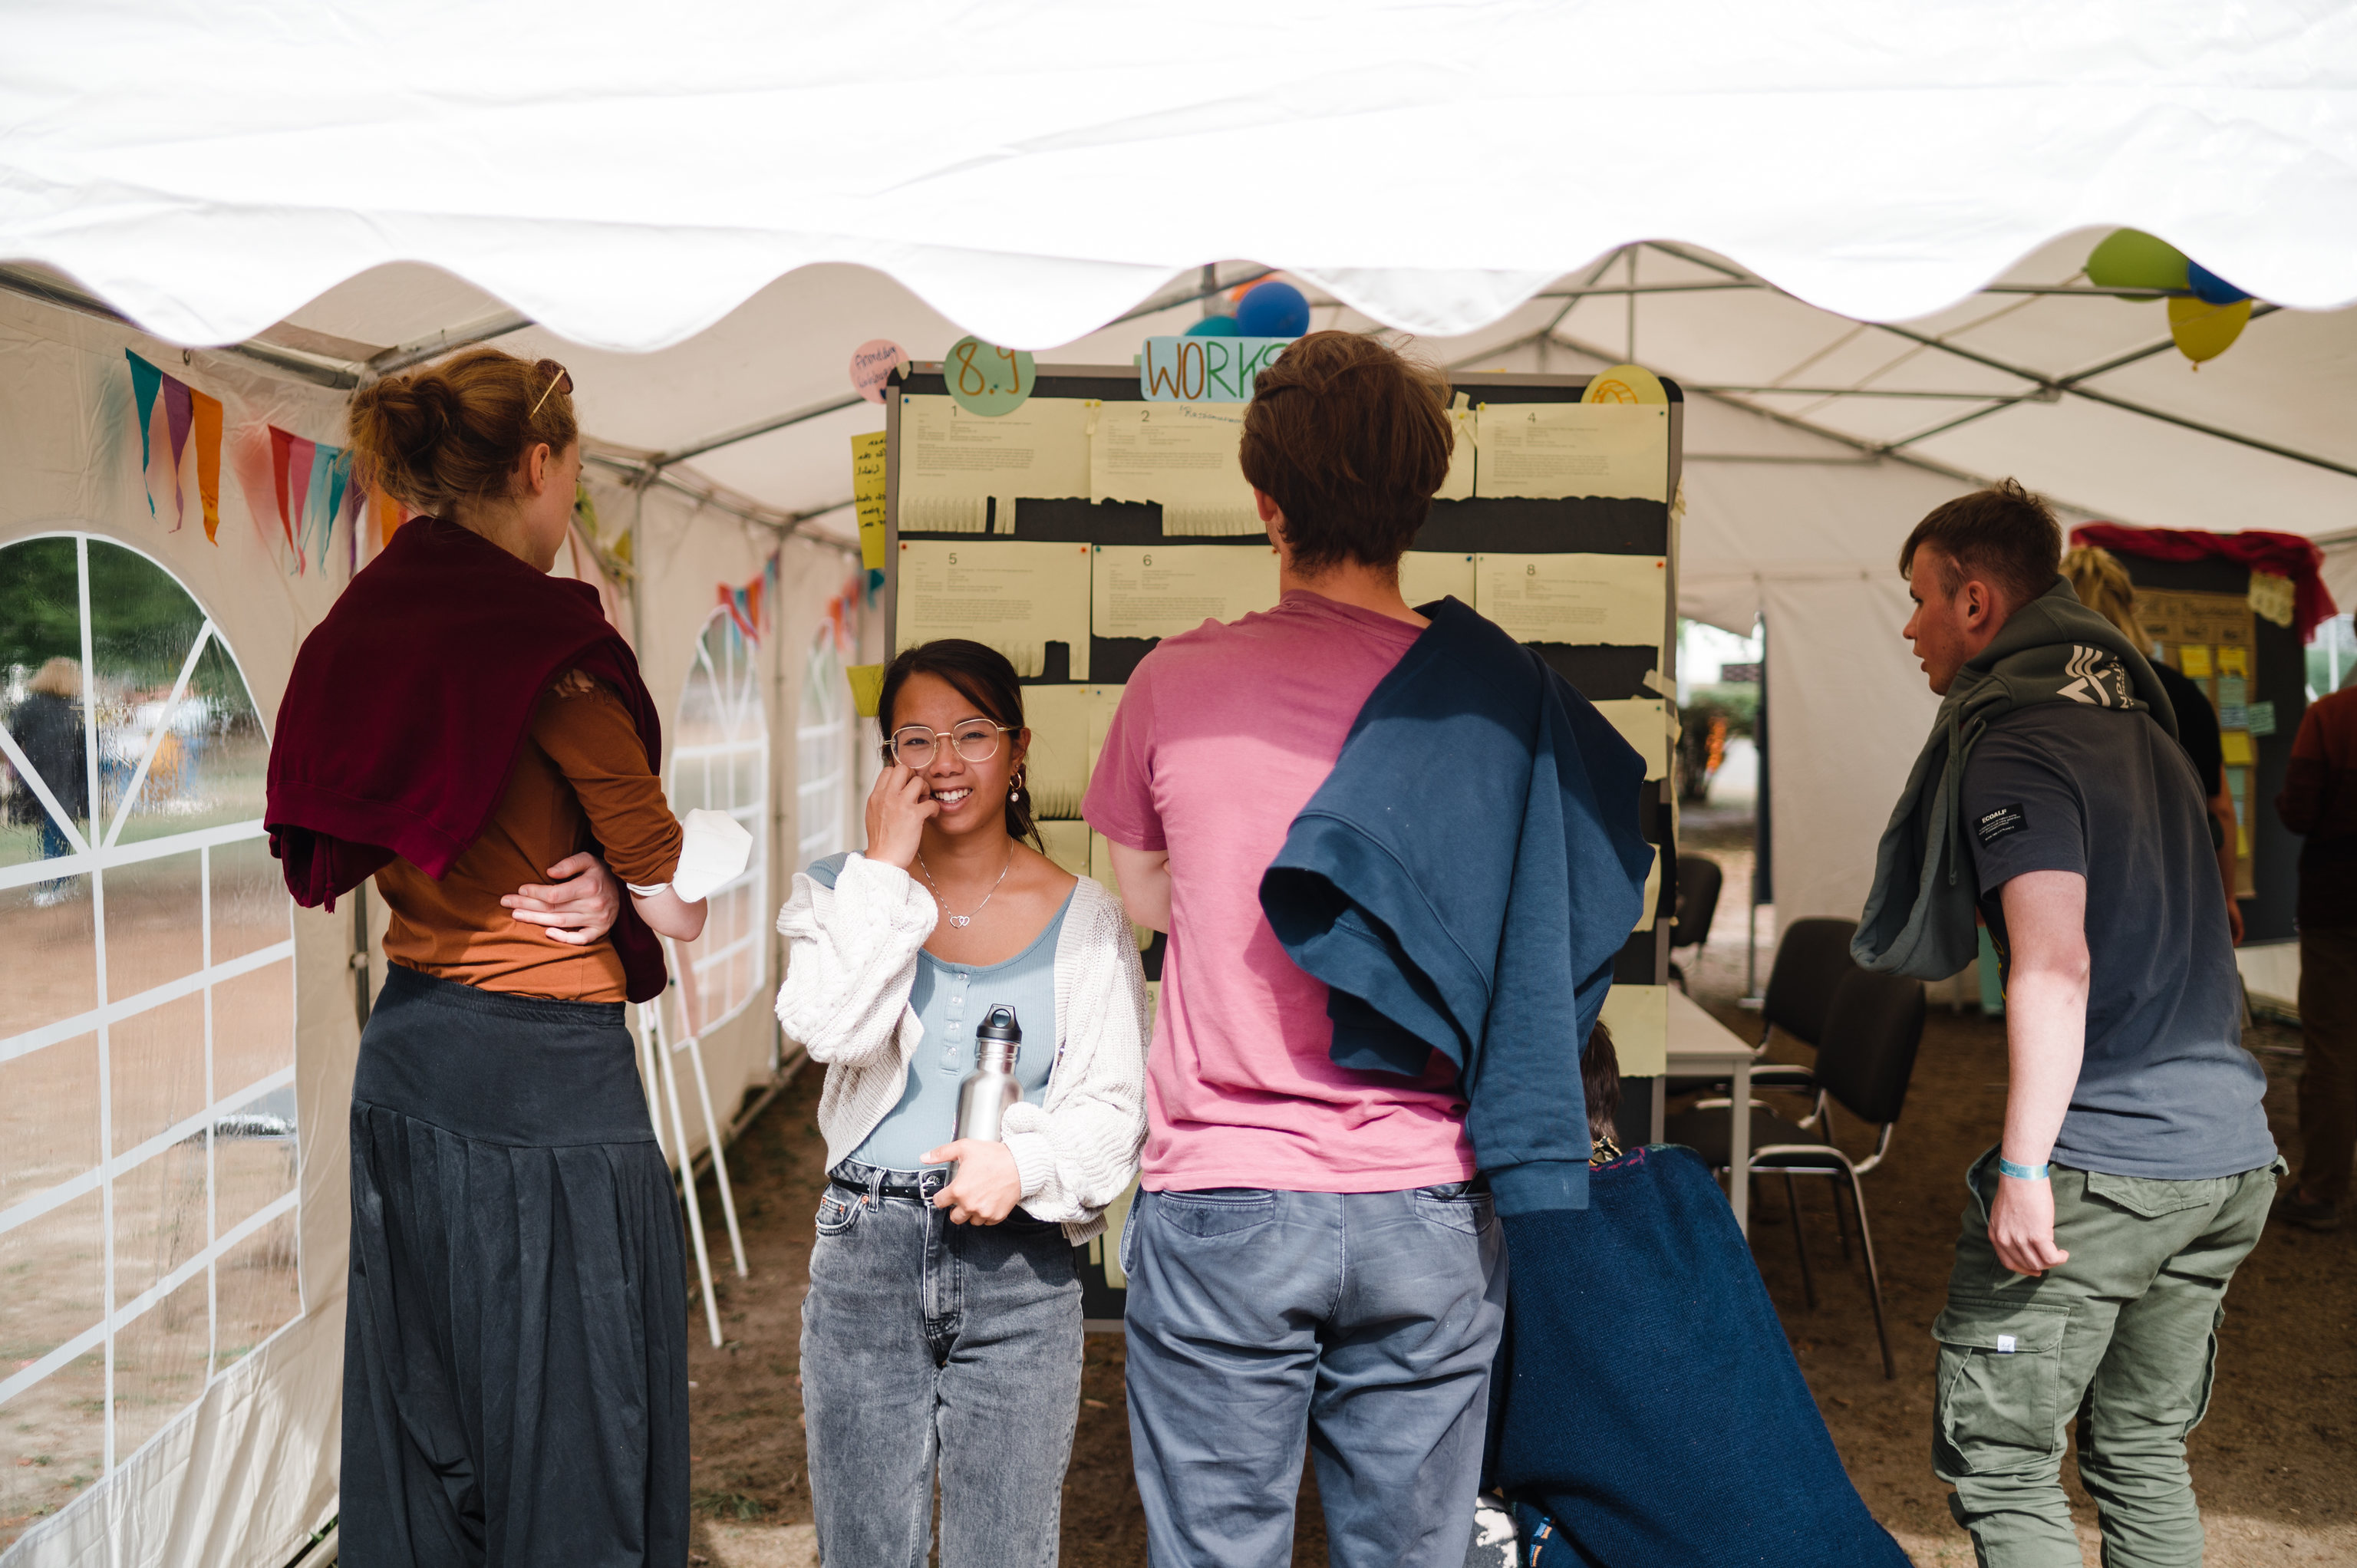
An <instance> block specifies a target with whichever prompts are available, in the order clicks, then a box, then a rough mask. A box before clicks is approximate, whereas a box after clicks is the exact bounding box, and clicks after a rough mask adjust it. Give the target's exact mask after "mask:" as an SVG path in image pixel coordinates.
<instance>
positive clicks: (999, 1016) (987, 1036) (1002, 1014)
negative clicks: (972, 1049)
mask: <svg viewBox="0 0 2357 1568" xmlns="http://www.w3.org/2000/svg"><path fill="white" fill-rule="evenodd" d="M974 1038H975V1039H977V1040H1012V1041H1014V1042H1015V1043H1016V1044H1017V1045H1018V1046H1019V1045H1021V1044H1022V1043H1023V1026H1022V1025H1020V1024H1018V1023H1017V1022H1016V1021H1015V1009H1014V1008H1012V1007H1009V1006H1008V1005H1007V1004H1006V1003H1004V1002H998V1003H993V1004H991V1009H990V1013H989V1015H988V1016H987V1017H985V1018H984V1019H983V1021H982V1024H981V1026H980V1027H978V1028H976V1029H975V1030H974Z"/></svg>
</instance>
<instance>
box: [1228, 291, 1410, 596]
mask: <svg viewBox="0 0 2357 1568" xmlns="http://www.w3.org/2000/svg"><path fill="white" fill-rule="evenodd" d="M1455 445H1456V434H1455V432H1454V431H1452V430H1451V429H1450V428H1449V422H1448V378H1447V377H1446V376H1444V375H1442V374H1441V373H1440V372H1439V371H1437V370H1434V369H1433V368H1432V367H1431V366H1429V365H1426V364H1422V363H1419V362H1418V361H1416V360H1410V359H1408V358H1406V357H1405V356H1404V355H1402V354H1400V353H1398V352H1397V351H1396V350H1394V349H1390V348H1387V347H1385V346H1384V345H1383V344H1382V343H1379V342H1377V341H1375V340H1374V339H1373V338H1362V337H1361V336H1359V335H1358V334H1357V333H1355V332H1312V333H1310V334H1309V335H1308V337H1306V338H1297V339H1296V340H1295V341H1293V342H1292V343H1290V344H1288V345H1286V349H1285V351H1284V352H1283V353H1281V354H1279V355H1278V356H1277V357H1276V358H1275V360H1273V361H1272V362H1270V363H1269V364H1268V365H1266V366H1265V367H1264V368H1263V369H1262V370H1261V371H1259V373H1258V374H1256V375H1255V376H1254V378H1253V399H1252V402H1251V403H1249V404H1247V405H1246V406H1245V409H1244V434H1243V449H1242V451H1241V452H1240V454H1239V456H1241V458H1242V460H1243V471H1244V478H1245V480H1246V481H1247V482H1248V483H1250V484H1251V485H1252V487H1253V488H1254V489H1257V490H1260V491H1261V492H1263V493H1264V494H1265V495H1267V496H1268V497H1269V498H1270V499H1273V500H1275V502H1276V504H1277V507H1278V509H1279V510H1282V511H1283V512H1284V513H1285V542H1286V543H1287V544H1289V545H1291V546H1292V547H1293V561H1294V564H1295V565H1296V566H1297V567H1299V568H1301V569H1302V570H1303V571H1306V572H1309V573H1313V574H1314V573H1316V572H1318V571H1320V570H1323V569H1324V568H1326V567H1329V566H1332V565H1335V564H1339V563H1340V562H1343V561H1357V562H1361V563H1363V564H1366V565H1369V566H1389V565H1392V564H1395V563H1396V562H1397V561H1398V560H1399V558H1400V555H1401V553H1403V552H1405V550H1406V549H1407V547H1408V545H1409V543H1410V542H1412V541H1414V540H1415V533H1416V530H1418V529H1420V528H1422V527H1423V526H1424V520H1425V517H1426V514H1428V513H1429V512H1430V511H1431V510H1432V497H1433V492H1434V491H1436V490H1437V489H1440V486H1441V481H1442V480H1444V479H1446V478H1448V455H1449V452H1450V450H1451V448H1453V447H1454V446H1455Z"/></svg>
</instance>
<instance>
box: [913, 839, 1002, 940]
mask: <svg viewBox="0 0 2357 1568" xmlns="http://www.w3.org/2000/svg"><path fill="white" fill-rule="evenodd" d="M917 869H918V870H920V871H921V872H923V873H924V874H925V886H928V887H931V889H932V890H933V901H934V902H935V903H936V904H940V905H941V908H942V918H943V919H945V920H947V921H948V922H949V923H950V924H951V925H952V926H959V927H964V926H971V925H973V924H974V916H976V915H979V914H981V913H982V911H983V909H984V908H985V906H987V905H988V904H989V902H990V901H991V900H992V899H993V898H996V897H998V882H1004V881H1006V874H1007V873H1008V872H1010V871H1012V870H1014V869H1015V846H1014V845H1013V844H1009V845H1007V846H1006V865H1003V866H1001V867H1000V868H999V871H998V882H994V883H992V884H991V885H990V891H989V892H987V893H985V894H984V895H983V896H982V902H981V903H980V904H976V905H975V906H974V908H972V909H970V910H968V911H967V912H966V913H964V914H963V915H952V914H951V913H950V907H949V905H948V904H946V903H944V902H942V885H941V884H940V883H938V882H935V881H934V880H933V868H932V867H931V866H930V865H926V864H925V857H924V855H923V854H919V855H918V856H917Z"/></svg>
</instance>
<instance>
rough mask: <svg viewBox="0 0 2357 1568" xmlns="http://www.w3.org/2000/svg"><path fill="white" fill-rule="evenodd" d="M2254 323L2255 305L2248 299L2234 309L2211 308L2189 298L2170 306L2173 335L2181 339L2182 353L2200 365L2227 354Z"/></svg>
mask: <svg viewBox="0 0 2357 1568" xmlns="http://www.w3.org/2000/svg"><path fill="white" fill-rule="evenodd" d="M2250 323H2251V302H2250V301H2249V300H2247V299H2238V300H2236V301H2235V302H2234V303H2233V304H2232V305H2208V304H2204V303H2203V302H2202V301H2201V300H2198V299H2186V298H2177V299H2172V300H2170V301H2169V336H2170V337H2171V338H2175V339H2177V347H2178V351H2179V352H2180V353H2182V354H2183V355H2184V356H2185V357H2186V358H2187V359H2189V360H2192V361H2193V362H2194V363H2195V364H2197V365H2198V364H2200V363H2201V361H2202V360H2214V359H2216V358H2217V357H2218V356H2219V355H2221V354H2222V353H2224V352H2225V351H2226V350H2227V349H2228V348H2230V347H2231V346H2232V345H2233V341H2234V339H2235V338H2240V337H2241V336H2242V335H2243V328H2245V327H2247V326H2249V325H2250Z"/></svg>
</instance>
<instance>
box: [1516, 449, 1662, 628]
mask: <svg viewBox="0 0 2357 1568" xmlns="http://www.w3.org/2000/svg"><path fill="white" fill-rule="evenodd" d="M1564 406H1565V407H1566V408H1570V407H1577V406H1580V405H1578V404H1573V403H1566V404H1565V405H1564ZM1598 406H1601V407H1603V408H1605V410H1606V412H1608V413H1609V412H1613V410H1612V408H1611V405H1609V404H1604V405H1598ZM1473 566H1474V583H1473V592H1474V595H1475V597H1474V600H1473V607H1474V608H1475V609H1477V610H1479V611H1480V612H1481V613H1482V614H1483V615H1484V616H1487V617H1488V618H1490V619H1491V620H1493V621H1495V622H1497V623H1498V625H1499V626H1500V627H1501V628H1504V630H1505V631H1506V633H1507V635H1509V636H1510V637H1512V639H1514V640H1515V641H1517V642H1567V643H1575V644H1577V643H1591V644H1592V643H1602V644H1608V645H1611V646H1614V647H1624V648H1658V647H1660V646H1661V641H1662V632H1663V616H1664V615H1665V613H1666V609H1667V606H1666V597H1665V596H1666V595H1667V593H1668V588H1667V584H1668V581H1669V571H1668V565H1667V563H1666V562H1665V561H1664V560H1663V557H1661V556H1659V555H1480V556H1477V557H1475V558H1474V563H1473Z"/></svg>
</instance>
